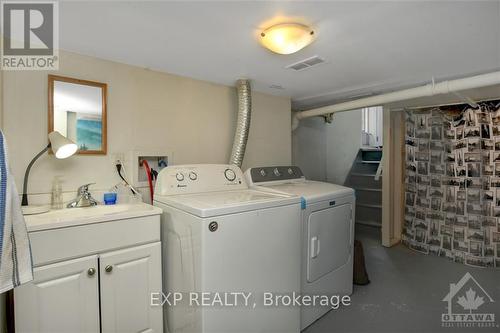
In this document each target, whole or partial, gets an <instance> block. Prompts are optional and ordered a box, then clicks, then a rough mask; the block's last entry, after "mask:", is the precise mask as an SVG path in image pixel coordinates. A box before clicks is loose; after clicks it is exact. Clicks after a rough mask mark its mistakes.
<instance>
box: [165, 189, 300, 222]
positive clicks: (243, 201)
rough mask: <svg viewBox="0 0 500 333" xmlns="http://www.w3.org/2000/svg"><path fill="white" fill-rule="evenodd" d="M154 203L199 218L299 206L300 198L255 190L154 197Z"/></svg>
mask: <svg viewBox="0 0 500 333" xmlns="http://www.w3.org/2000/svg"><path fill="white" fill-rule="evenodd" d="M155 201H157V202H160V203H163V204H166V205H169V206H172V207H175V208H177V209H180V210H183V211H186V212H188V213H191V214H193V215H196V216H199V217H211V216H218V215H226V214H232V213H240V212H245V211H251V210H257V209H263V208H270V207H278V206H284V205H291V204H297V205H298V204H299V203H300V197H298V196H291V195H286V194H278V193H270V192H263V191H257V190H235V191H219V192H205V193H195V194H183V195H170V196H155Z"/></svg>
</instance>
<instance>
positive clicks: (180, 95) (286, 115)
mask: <svg viewBox="0 0 500 333" xmlns="http://www.w3.org/2000/svg"><path fill="white" fill-rule="evenodd" d="M47 74H49V73H48V72H43V71H16V72H14V71H9V72H4V75H3V76H4V77H3V79H4V84H3V101H2V104H3V108H4V117H3V119H4V123H3V125H4V126H3V127H4V133H5V136H6V138H7V140H8V143H9V147H10V165H11V168H12V171H13V173H14V176H15V180H16V183H17V184H18V188H19V189H20V188H21V184H22V176H23V174H24V170H25V168H26V165H27V164H28V162H29V161H30V159H31V158H32V157H33V156H34V155H35V154H36V153H37V152H38V151H40V150H41V149H42V148H43V147H44V146H45V144H46V142H47ZM54 74H58V75H63V76H70V77H75V78H80V79H87V80H94V81H100V82H105V83H107V84H108V155H107V156H74V157H71V158H69V159H67V160H56V159H55V158H54V156H49V155H44V156H43V157H41V158H40V159H39V160H38V162H37V164H36V165H35V166H34V167H33V169H32V173H31V176H30V183H29V189H30V191H29V192H30V193H47V192H50V189H51V182H52V179H53V176H54V175H63V176H64V184H63V190H64V191H75V190H76V188H77V186H79V185H81V184H83V183H85V182H96V183H97V184H96V185H95V186H94V189H96V190H107V189H108V188H109V187H111V186H112V185H114V184H116V183H117V182H118V177H117V176H116V175H115V170H114V166H113V162H114V157H115V156H116V155H115V154H121V153H125V154H126V153H128V152H129V151H131V150H148V151H157V150H161V151H165V150H166V151H172V152H173V162H174V164H184V163H226V162H227V161H228V158H229V154H230V150H231V146H232V138H233V134H234V128H235V120H236V108H237V104H236V103H237V99H236V92H235V89H234V88H233V87H227V86H222V85H217V84H212V83H208V82H203V81H197V80H193V79H189V78H184V77H179V76H175V75H170V74H165V73H160V72H155V71H151V70H147V69H142V68H139V67H134V66H129V65H124V64H120V63H115V62H110V61H106V60H101V59H96V58H92V57H87V56H82V55H77V54H74V53H68V52H61V53H60V70H59V71H57V72H55V73H54ZM235 79H237V78H235ZM252 103H253V114H252V127H251V130H250V135H249V142H248V146H247V154H246V156H245V160H244V163H243V169H245V168H247V167H251V166H258V165H272V164H289V163H290V162H291V132H290V99H289V98H284V97H276V96H270V95H266V94H262V93H257V92H254V93H253V97H252ZM129 169H130V168H129ZM128 171H129V172H131V171H130V170H128Z"/></svg>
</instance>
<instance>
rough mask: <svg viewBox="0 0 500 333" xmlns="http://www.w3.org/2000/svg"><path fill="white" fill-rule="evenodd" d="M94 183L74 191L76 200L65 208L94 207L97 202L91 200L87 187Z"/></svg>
mask: <svg viewBox="0 0 500 333" xmlns="http://www.w3.org/2000/svg"><path fill="white" fill-rule="evenodd" d="M93 184H95V183H89V184H85V185H82V186H80V187H79V188H78V190H77V191H76V199H73V200H71V201H70V202H69V204H67V205H66V207H67V208H77V207H90V206H96V205H97V201H96V200H95V199H94V198H92V195H91V194H90V192H89V186H90V185H93Z"/></svg>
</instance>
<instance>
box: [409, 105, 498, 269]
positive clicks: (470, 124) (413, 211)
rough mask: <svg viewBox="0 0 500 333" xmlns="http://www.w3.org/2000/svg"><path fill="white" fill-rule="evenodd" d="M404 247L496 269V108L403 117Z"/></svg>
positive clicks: (454, 108)
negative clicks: (404, 136) (404, 154)
mask: <svg viewBox="0 0 500 333" xmlns="http://www.w3.org/2000/svg"><path fill="white" fill-rule="evenodd" d="M405 160H406V172H405V186H406V192H405V221H404V227H403V243H404V244H406V245H407V246H408V247H410V248H411V249H413V250H416V251H420V252H423V253H426V254H429V253H430V254H435V255H439V256H443V257H447V258H449V259H451V260H454V261H456V262H459V263H464V264H467V265H472V266H479V267H497V268H500V219H499V217H500V104H499V103H498V101H496V102H486V103H480V104H479V107H478V108H476V109H473V108H471V107H464V106H450V107H446V108H432V109H420V110H415V111H409V112H407V115H406V158H405Z"/></svg>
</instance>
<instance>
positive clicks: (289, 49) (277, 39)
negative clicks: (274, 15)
mask: <svg viewBox="0 0 500 333" xmlns="http://www.w3.org/2000/svg"><path fill="white" fill-rule="evenodd" d="M260 37H261V39H260V41H261V43H262V45H264V46H265V47H266V48H268V49H269V50H271V51H273V52H275V53H279V54H291V53H295V52H297V51H299V50H300V49H303V48H304V47H306V46H307V45H309V44H311V42H312V41H313V37H314V31H313V30H312V29H311V28H309V27H308V26H305V25H302V24H299V23H283V24H277V25H274V26H272V27H270V28H267V29H266V30H264V31H263V32H262V33H261V34H260Z"/></svg>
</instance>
